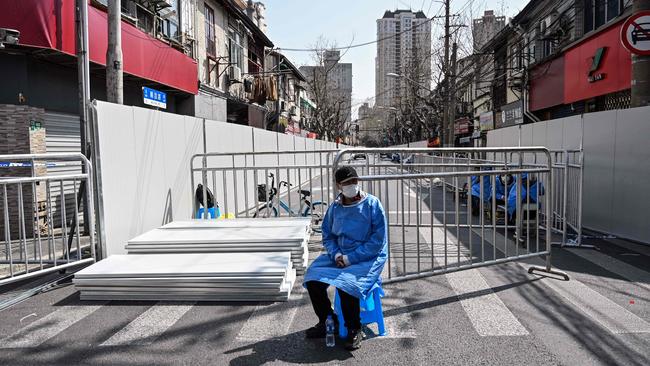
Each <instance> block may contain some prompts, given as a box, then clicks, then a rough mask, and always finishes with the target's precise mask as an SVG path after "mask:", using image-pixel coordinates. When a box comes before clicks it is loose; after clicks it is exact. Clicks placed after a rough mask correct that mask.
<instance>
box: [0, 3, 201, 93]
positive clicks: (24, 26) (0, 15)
mask: <svg viewBox="0 0 650 366" xmlns="http://www.w3.org/2000/svg"><path fill="white" fill-rule="evenodd" d="M74 3H75V2H74V1H72V0H70V1H60V0H21V1H9V2H3V4H2V11H0V26H1V27H3V28H11V29H16V30H18V31H20V45H24V46H31V47H38V48H48V49H52V50H57V51H59V52H62V53H65V54H68V55H72V56H74V55H75V54H76V52H75V49H76V48H75V6H74ZM107 33H108V26H107V14H106V12H104V11H103V10H100V9H97V8H95V7H93V6H89V7H88V36H89V40H88V41H89V42H88V43H89V48H90V49H89V51H90V52H89V53H90V61H91V62H93V63H96V64H100V65H103V66H105V65H106V49H107V45H108V34H107ZM122 50H123V54H124V56H123V58H124V72H125V73H127V74H130V75H133V76H136V77H139V78H143V79H147V80H151V81H155V82H157V83H160V84H163V85H167V86H170V87H172V88H175V89H178V90H181V91H184V92H187V93H191V94H196V93H197V91H198V83H197V70H198V66H197V64H196V62H195V61H194V60H193V59H192V58H190V57H188V56H187V55H185V54H184V53H182V52H180V51H178V50H176V49H174V48H172V47H171V46H169V45H168V44H166V43H165V42H162V41H160V40H158V39H155V38H153V37H151V36H149V35H148V34H146V33H145V32H143V31H141V30H140V29H138V28H136V27H135V26H133V25H131V24H128V23H127V22H124V21H122Z"/></svg>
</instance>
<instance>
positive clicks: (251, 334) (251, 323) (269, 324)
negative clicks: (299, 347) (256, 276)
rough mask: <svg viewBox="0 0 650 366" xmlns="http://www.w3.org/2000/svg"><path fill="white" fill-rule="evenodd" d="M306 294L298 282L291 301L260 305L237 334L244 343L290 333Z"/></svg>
mask: <svg viewBox="0 0 650 366" xmlns="http://www.w3.org/2000/svg"><path fill="white" fill-rule="evenodd" d="M305 292H306V290H305V288H304V287H303V286H302V280H300V281H296V283H295V284H294V288H293V290H292V291H291V295H290V296H289V300H288V301H286V302H277V303H273V304H270V305H258V306H257V307H256V308H255V310H253V313H252V314H251V316H250V317H249V318H248V320H247V321H246V323H245V324H244V326H243V327H242V328H241V330H240V331H239V334H237V338H236V339H237V340H238V341H242V342H259V341H264V340H268V339H272V338H276V337H282V336H285V335H287V334H288V333H289V329H290V327H291V324H292V323H293V319H294V318H295V317H296V312H297V311H298V308H299V307H300V306H298V304H297V303H299V302H300V301H301V299H302V297H303V295H304V293H305Z"/></svg>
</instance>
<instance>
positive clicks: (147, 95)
mask: <svg viewBox="0 0 650 366" xmlns="http://www.w3.org/2000/svg"><path fill="white" fill-rule="evenodd" d="M142 97H143V98H144V104H147V105H151V106H154V107H158V108H167V94H165V93H163V92H161V91H158V90H155V89H151V88H147V87H146V86H145V87H142Z"/></svg>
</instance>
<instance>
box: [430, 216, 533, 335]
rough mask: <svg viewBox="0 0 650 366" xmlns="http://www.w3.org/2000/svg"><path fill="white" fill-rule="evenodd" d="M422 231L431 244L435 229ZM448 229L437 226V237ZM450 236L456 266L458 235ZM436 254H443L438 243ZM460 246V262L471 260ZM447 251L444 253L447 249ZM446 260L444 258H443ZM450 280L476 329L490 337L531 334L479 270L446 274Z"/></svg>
mask: <svg viewBox="0 0 650 366" xmlns="http://www.w3.org/2000/svg"><path fill="white" fill-rule="evenodd" d="M420 233H421V234H422V236H424V240H425V242H426V243H428V244H429V245H431V243H430V241H431V229H430V228H426V227H425V228H420ZM443 235H444V232H443V231H442V229H441V228H434V240H435V239H436V238H441V237H443ZM447 239H448V241H449V243H450V244H451V245H454V246H451V245H448V251H447V264H448V266H450V267H453V266H454V265H456V264H457V263H458V250H457V247H455V244H456V242H457V241H456V236H455V235H454V234H453V233H451V232H449V231H448V232H447ZM435 247H436V248H435V249H436V250H435V252H434V253H440V249H439V248H440V246H438V245H436V246H435ZM464 249H465V248H464V247H463V246H461V248H460V261H461V262H466V261H469V258H468V256H467V255H465V253H467V254H468V255H471V254H470V253H468V252H466V251H465V250H464ZM443 253H444V252H443ZM434 260H435V262H436V265H437V266H440V265H444V263H441V261H440V259H438V257H437V256H436V257H434ZM443 261H444V258H443ZM445 277H446V278H447V281H449V284H450V285H451V287H452V288H453V289H454V292H455V293H456V295H457V296H458V298H459V300H460V303H461V305H462V306H463V309H464V310H465V313H466V314H467V317H468V318H469V320H470V321H471V322H472V325H473V326H474V329H476V332H477V333H478V334H479V335H480V336H483V337H486V336H522V335H528V334H529V333H528V330H526V328H524V326H523V325H522V324H521V323H520V322H519V320H517V318H516V317H515V316H514V314H512V312H511V311H510V310H509V309H508V307H507V306H506V305H505V304H504V303H503V301H501V298H499V297H498V296H497V295H496V294H495V293H494V292H492V288H491V287H490V285H489V284H488V283H487V281H485V278H484V277H483V275H482V274H481V272H479V271H478V269H469V270H465V271H461V272H452V273H448V274H446V275H445ZM477 292H480V293H483V295H480V296H471V297H468V295H469V294H472V293H477Z"/></svg>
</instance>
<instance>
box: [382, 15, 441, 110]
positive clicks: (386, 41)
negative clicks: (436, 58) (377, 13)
mask: <svg viewBox="0 0 650 366" xmlns="http://www.w3.org/2000/svg"><path fill="white" fill-rule="evenodd" d="M375 64H376V65H375V73H376V75H375V96H376V103H375V104H376V105H378V106H384V107H397V106H398V105H399V104H400V100H401V99H402V98H404V97H405V94H406V92H407V89H408V87H409V86H412V85H408V83H416V84H417V85H418V86H419V87H420V89H421V92H423V93H426V92H427V89H429V88H430V86H431V22H430V20H429V19H427V16H426V15H425V14H424V13H423V12H422V11H418V12H413V11H411V10H395V11H386V12H385V13H384V16H383V17H382V18H381V19H377V58H376V59H375ZM387 74H397V75H400V76H402V77H395V75H393V76H387Z"/></svg>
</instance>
